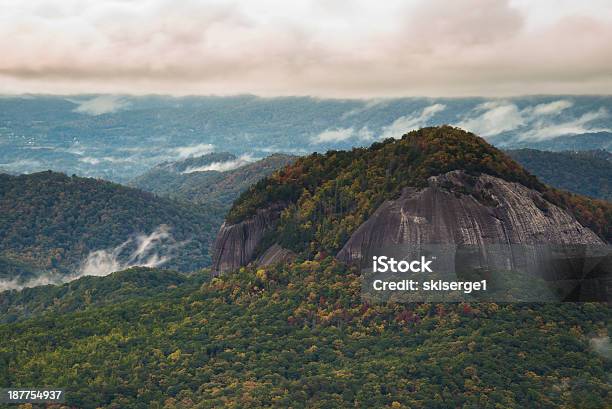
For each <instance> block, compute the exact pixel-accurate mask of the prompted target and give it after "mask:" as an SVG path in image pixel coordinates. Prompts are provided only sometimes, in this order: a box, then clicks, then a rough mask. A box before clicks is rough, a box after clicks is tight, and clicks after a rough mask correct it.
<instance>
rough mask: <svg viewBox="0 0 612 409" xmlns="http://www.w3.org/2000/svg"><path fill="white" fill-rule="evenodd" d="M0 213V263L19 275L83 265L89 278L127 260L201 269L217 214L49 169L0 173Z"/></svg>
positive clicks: (71, 271) (63, 271)
mask: <svg viewBox="0 0 612 409" xmlns="http://www.w3.org/2000/svg"><path fill="white" fill-rule="evenodd" d="M0 214H1V215H2V216H1V217H0V256H1V257H0V260H3V261H2V264H4V265H6V264H9V265H10V266H13V267H12V270H10V271H13V272H14V273H11V274H9V276H13V275H14V274H16V275H17V276H20V277H21V278H26V276H32V275H40V274H41V273H42V272H45V273H48V274H58V275H60V276H65V275H74V274H78V272H79V271H81V270H82V269H83V268H86V269H87V270H88V271H87V273H88V274H94V275H96V274H101V273H108V272H110V271H113V269H115V270H117V269H120V268H121V267H123V268H126V267H127V266H129V265H130V264H133V263H138V264H145V265H161V264H163V265H164V266H166V267H171V268H175V269H178V270H181V271H193V270H195V269H197V268H201V267H203V266H206V265H208V264H209V262H210V257H209V252H208V248H209V245H210V242H211V240H212V239H213V238H214V231H216V229H217V228H218V226H219V224H220V220H221V218H222V216H223V213H221V212H216V210H215V208H214V207H212V206H211V207H208V208H207V209H203V208H201V207H199V206H196V205H193V204H190V203H180V202H177V201H173V200H170V199H166V198H161V197H158V196H155V195H153V194H151V193H147V192H143V191H141V190H138V189H133V188H128V187H124V186H121V185H117V184H115V183H111V182H107V181H103V180H97V179H90V178H80V177H76V176H72V177H70V176H66V175H64V174H61V173H55V172H51V171H48V172H41V173H35V174H31V175H21V176H9V175H0ZM165 260H167V262H166V263H163V262H164V261H165ZM86 262H88V263H86ZM24 266H27V267H24ZM109 269H110V270H109ZM4 271H6V270H4ZM24 271H25V272H24ZM32 271H37V272H38V274H33V273H32ZM26 272H27V273H26ZM3 278H5V279H6V278H8V277H7V274H3Z"/></svg>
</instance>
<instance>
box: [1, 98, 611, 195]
mask: <svg viewBox="0 0 612 409" xmlns="http://www.w3.org/2000/svg"><path fill="white" fill-rule="evenodd" d="M92 106H96V107H100V108H101V109H97V110H91V109H90V107H92ZM610 111H612V97H610V96H573V95H551V96H524V97H513V98H476V97H474V98H382V99H322V98H309V97H279V98H261V97H256V96H252V95H238V96H228V97H213V96H210V97H205V96H187V97H171V96H128V95H71V96H49V95H23V96H3V97H2V98H0V168H3V169H6V170H8V171H9V172H11V173H18V174H20V173H32V172H37V171H43V170H46V169H54V170H56V171H61V172H64V173H67V174H77V175H79V176H90V177H99V178H103V179H107V180H112V181H115V182H119V183H127V182H128V181H130V180H132V179H134V178H135V177H137V176H138V175H141V174H143V173H144V172H146V171H148V170H149V169H151V168H152V167H153V166H155V165H156V164H158V163H160V162H163V161H171V162H174V161H181V160H183V159H186V158H188V157H197V156H201V155H203V154H206V153H210V152H213V151H216V152H230V153H231V154H233V155H235V156H237V157H241V156H243V155H248V156H251V157H261V156H263V155H268V154H270V153H273V152H283V153H290V154H298V155H304V154H309V153H313V152H325V151H327V150H330V149H334V150H349V149H351V148H353V147H358V146H369V145H371V144H372V143H373V142H376V141H380V140H383V139H386V138H388V137H394V138H400V137H401V136H402V134H404V133H405V132H407V131H409V130H411V129H418V128H421V127H425V126H433V125H442V124H451V125H455V126H458V127H461V128H462V129H467V130H469V131H472V132H474V133H476V134H478V135H481V136H483V137H485V138H486V139H487V140H488V141H489V142H490V143H492V144H494V145H495V146H497V147H502V148H504V149H514V148H534V149H544V150H585V149H606V150H608V151H610V149H611V147H610V143H611V141H612V136H611V132H612V131H611V129H612V116H611V115H609V112H610Z"/></svg>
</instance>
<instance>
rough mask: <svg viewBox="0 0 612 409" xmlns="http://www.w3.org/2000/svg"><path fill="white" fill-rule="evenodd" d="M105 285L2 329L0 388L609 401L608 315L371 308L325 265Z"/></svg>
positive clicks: (190, 399) (498, 402) (558, 403)
mask: <svg viewBox="0 0 612 409" xmlns="http://www.w3.org/2000/svg"><path fill="white" fill-rule="evenodd" d="M128 278H129V274H125V275H123V278H122V279H123V280H127V279H128ZM119 279H120V277H119V276H116V277H113V276H110V277H105V278H102V279H99V280H103V281H106V280H119ZM81 280H84V279H81ZM85 284H88V285H91V284H93V280H92V281H89V282H87V283H86V282H84V283H83V284H80V283H79V284H78V285H79V286H81V285H85ZM99 284H102V283H101V282H100V283H99ZM99 284H97V285H95V286H94V287H93V288H92V290H91V292H92V294H93V295H92V305H91V306H90V307H88V308H86V309H84V310H81V311H75V312H69V313H65V314H61V313H60V311H70V310H71V309H70V308H69V307H68V306H66V305H65V304H66V301H65V298H61V296H60V294H59V293H60V292H63V293H65V294H67V297H69V295H70V294H71V292H70V291H68V289H60V290H58V293H57V296H58V297H59V299H58V304H59V305H64V307H62V308H58V309H56V311H55V312H48V313H47V314H45V315H42V316H40V317H37V318H33V319H29V320H26V321H22V322H17V323H13V324H9V325H7V324H3V325H0V340H2V341H0V362H1V363H2V364H1V365H0V383H2V384H3V385H53V386H54V387H57V388H65V389H66V390H67V392H66V398H67V404H68V405H70V406H74V407H80V408H97V407H102V408H118V407H121V408H162V407H176V408H179V407H235V408H256V407H278V408H287V407H293V408H332V407H333V408H341V407H364V408H365V407H368V408H382V407H395V408H397V407H400V408H401V407H405V408H408V407H409V408H422V409H425V408H427V409H429V408H440V409H442V408H448V407H466V408H494V407H503V408H524V407H542V408H556V407H580V408H593V409H597V408H604V407H606V406H609V405H610V403H611V400H610V385H609V382H608V380H609V379H608V375H607V374H608V373H610V370H612V367H611V366H610V365H611V364H610V360H609V359H608V358H606V350H605V348H606V346H605V345H606V344H605V343H606V340H608V341H607V342H609V338H607V336H608V328H607V327H606V325H607V324H608V323H609V322H610V320H611V318H612V314H611V312H612V311H611V310H610V308H609V307H608V306H607V305H605V304H592V303H582V304H571V303H564V304H552V303H549V304H501V305H498V304H495V303H486V304H466V303H463V304H453V303H451V304H405V305H401V304H385V305H368V304H367V303H363V301H362V299H361V296H360V291H361V282H360V277H359V273H358V272H356V271H353V270H348V269H346V267H344V266H343V265H340V264H338V263H337V262H335V261H334V260H333V259H332V258H331V257H329V258H326V259H323V260H319V261H306V262H303V263H297V264H294V265H291V266H276V267H270V268H266V269H259V270H257V269H254V268H245V269H242V270H240V271H236V272H234V273H231V274H228V275H225V276H222V277H218V278H215V279H214V280H213V281H212V282H210V283H208V284H203V285H202V286H196V287H195V288H194V287H192V286H190V284H189V283H187V284H181V283H177V284H176V285H177V288H176V289H167V290H165V291H160V292H158V293H157V295H151V296H150V297H147V298H138V297H137V298H135V299H124V300H121V299H120V297H117V296H115V295H114V294H113V292H112V291H110V292H105V296H106V297H108V298H109V299H116V300H117V302H114V303H112V304H107V305H99V306H96V305H95V299H96V296H95V294H96V292H97V291H99V290H96V289H95V288H100V285H99ZM75 285H76V284H75V283H71V284H66V285H65V286H64V287H66V286H71V288H73V287H74V286H75ZM183 285H187V286H188V287H190V289H188V290H185V291H184V292H181V291H182V290H181V288H183ZM109 286H110V288H117V286H116V285H109ZM124 287H125V285H119V286H118V288H119V289H121V288H124ZM85 288H86V287H85ZM117 291H120V290H117ZM78 302H81V301H78ZM608 345H609V344H608Z"/></svg>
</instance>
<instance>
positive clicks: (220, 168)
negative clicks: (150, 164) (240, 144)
mask: <svg viewBox="0 0 612 409" xmlns="http://www.w3.org/2000/svg"><path fill="white" fill-rule="evenodd" d="M254 160H255V158H254V157H253V156H252V155H249V154H245V155H241V156H240V157H239V158H236V159H233V160H228V161H224V162H213V163H209V164H208V165H204V166H196V167H189V168H187V169H185V170H184V171H183V172H181V173H183V174H185V173H194V172H207V171H217V172H227V171H230V170H234V169H238V168H240V167H242V166H244V165H247V164H249V163H251V162H253V161H254Z"/></svg>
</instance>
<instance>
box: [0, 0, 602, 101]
mask: <svg viewBox="0 0 612 409" xmlns="http://www.w3.org/2000/svg"><path fill="white" fill-rule="evenodd" d="M610 44H612V7H610V3H609V0H581V1H575V0H537V1H532V0H463V1H455V0H446V1H442V0H427V1H426V0H413V1H406V0H403V1H399V0H384V1H381V0H310V1H305V0H292V1H286V0H257V1H253V0H236V1H219V0H28V1H23V0H0V56H1V57H0V93H25V92H30V93H62V94H66V93H83V92H85V93H93V92H96V93H98V92H109V93H136V94H141V93H169V94H178V95H180V94H222V95H226V94H236V93H254V94H259V95H270V96H271V95H304V94H306V95H316V96H333V97H381V96H417V95H418V96H466V95H485V96H504V95H520V94H611V93H612V68H611V67H612V47H611V46H610Z"/></svg>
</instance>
